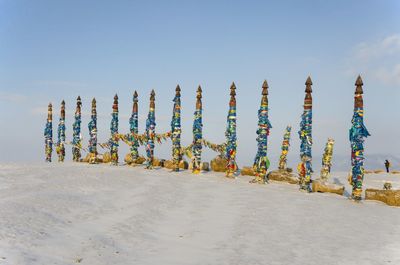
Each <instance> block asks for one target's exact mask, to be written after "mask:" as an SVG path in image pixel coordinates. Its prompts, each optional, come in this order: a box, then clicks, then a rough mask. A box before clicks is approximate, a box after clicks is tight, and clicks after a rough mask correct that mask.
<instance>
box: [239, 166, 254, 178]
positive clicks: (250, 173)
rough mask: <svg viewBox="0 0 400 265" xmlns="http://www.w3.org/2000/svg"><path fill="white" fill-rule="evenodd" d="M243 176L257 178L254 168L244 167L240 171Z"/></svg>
mask: <svg viewBox="0 0 400 265" xmlns="http://www.w3.org/2000/svg"><path fill="white" fill-rule="evenodd" d="M240 174H241V175H242V176H255V173H254V169H253V168H252V167H243V168H242V169H241V170H240Z"/></svg>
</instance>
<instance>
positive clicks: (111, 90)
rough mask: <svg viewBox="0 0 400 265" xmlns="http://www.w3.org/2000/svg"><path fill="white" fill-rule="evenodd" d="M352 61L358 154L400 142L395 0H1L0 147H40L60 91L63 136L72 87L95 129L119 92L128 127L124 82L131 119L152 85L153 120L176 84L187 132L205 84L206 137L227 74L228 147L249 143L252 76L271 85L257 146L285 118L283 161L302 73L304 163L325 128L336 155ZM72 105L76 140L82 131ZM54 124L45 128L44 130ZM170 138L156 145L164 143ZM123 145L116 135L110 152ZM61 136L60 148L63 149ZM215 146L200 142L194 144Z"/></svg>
mask: <svg viewBox="0 0 400 265" xmlns="http://www.w3.org/2000/svg"><path fill="white" fill-rule="evenodd" d="M359 73H361V75H362V77H363V80H364V84H365V86H364V91H365V109H366V113H365V123H366V126H367V128H368V129H369V131H370V132H371V134H372V136H371V137H370V138H368V139H367V142H366V150H367V155H368V154H384V155H386V154H388V155H389V154H390V155H399V153H400V152H399V149H400V142H399V141H398V136H399V135H400V123H399V114H400V111H399V109H398V107H397V106H398V104H399V103H400V2H399V1H389V0H387V1H365V0H363V1H362V0H359V1H347V0H346V1H294V0H293V1H77V0H76V1H74V0H72V1H71V0H69V1H50V0H49V1H41V0H37V1H28V0H26V1H22V0H0V127H1V130H0V136H1V137H0V146H1V150H2V152H0V161H42V160H43V159H44V147H43V141H44V140H43V128H44V124H45V119H46V113H45V110H46V106H47V104H48V102H49V101H51V102H52V103H53V104H54V106H55V111H54V113H55V116H54V120H55V124H54V127H53V128H54V131H56V126H57V121H58V114H59V105H60V102H61V100H62V99H65V100H66V104H67V139H68V140H71V136H72V128H71V127H72V122H73V120H72V117H73V116H72V115H73V111H74V108H75V98H76V97H77V96H78V95H80V96H81V97H82V99H83V104H84V105H83V109H84V113H85V114H87V113H88V112H89V104H90V101H91V98H92V97H96V98H97V99H98V113H99V131H100V135H99V136H100V141H103V142H105V141H106V139H107V137H108V135H109V123H110V118H111V116H110V113H111V107H112V100H113V95H114V94H115V93H118V95H119V96H120V125H121V127H120V131H123V132H124V131H125V132H126V131H127V130H128V119H129V115H130V111H131V97H132V93H133V91H134V90H135V89H136V90H138V93H139V97H140V108H139V111H140V116H141V117H142V119H141V121H140V128H139V129H140V130H141V131H143V129H144V119H145V115H146V114H147V111H148V95H149V92H150V90H151V89H152V88H154V89H155V90H156V93H157V96H156V101H157V109H156V116H157V131H158V132H165V131H167V130H168V129H169V122H170V118H171V112H172V104H173V103H172V99H173V96H174V89H175V86H176V85H177V84H180V86H181V88H182V101H183V103H182V104H183V121H182V123H183V130H184V131H183V142H184V144H188V143H189V142H190V141H191V137H192V134H191V126H192V116H193V111H194V102H195V91H196V88H197V86H198V85H199V84H200V85H202V87H203V91H204V98H203V102H204V137H205V138H207V139H209V140H211V141H213V142H218V143H219V142H222V141H223V140H224V131H225V124H226V122H225V119H226V114H227V111H228V101H229V86H230V84H231V82H232V81H235V83H236V86H237V88H238V89H237V94H238V95H237V98H238V99H237V101H238V140H239V141H238V144H239V149H238V159H239V163H240V165H250V164H251V163H252V160H253V158H254V155H255V152H256V142H255V138H256V134H255V130H256V126H257V109H258V106H259V102H260V93H261V84H262V82H263V80H264V79H267V80H268V83H269V85H270V95H269V102H270V120H271V123H272V125H273V129H272V130H271V137H270V146H269V147H270V148H269V153H270V155H271V157H272V160H273V161H272V162H273V163H275V162H276V160H274V159H275V158H274V157H277V156H278V155H279V152H280V144H281V140H282V136H283V131H284V128H285V127H286V125H287V124H291V125H292V126H293V132H294V133H293V134H292V136H293V137H292V139H293V141H292V146H291V151H290V153H291V155H292V158H291V161H290V163H291V164H292V165H295V163H297V161H298V154H299V141H298V136H297V131H298V127H299V126H298V125H299V122H300V115H301V113H302V104H303V98H304V82H305V80H306V78H307V76H308V75H309V74H310V75H311V77H312V80H313V82H314V86H313V90H314V93H313V98H314V127H313V129H314V132H313V134H314V147H313V154H314V156H315V157H316V159H315V160H316V161H315V162H314V163H315V165H319V164H320V160H319V157H320V156H321V154H322V151H323V148H324V145H325V142H326V139H327V138H328V137H333V138H335V140H336V145H335V155H337V156H348V155H349V152H350V149H349V142H348V129H349V128H350V121H351V116H352V108H353V93H354V88H355V87H354V82H355V79H356V77H357V75H358V74H359ZM88 121H89V117H88V116H87V115H85V116H84V117H83V133H84V140H85V141H86V142H87V140H88V132H87V122H88ZM55 135H56V134H55ZM169 146H170V145H169V143H168V144H164V145H163V146H162V147H161V148H158V147H157V149H156V156H160V157H164V158H168V157H169V156H170V150H169ZM125 152H126V149H124V148H122V151H121V156H122V155H124V154H125ZM70 153H71V152H70V149H67V159H71V155H70ZM212 156H213V153H212V152H206V157H208V158H210V157H212Z"/></svg>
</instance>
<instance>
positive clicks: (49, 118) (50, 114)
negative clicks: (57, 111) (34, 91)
mask: <svg viewBox="0 0 400 265" xmlns="http://www.w3.org/2000/svg"><path fill="white" fill-rule="evenodd" d="M52 120H53V105H52V104H51V102H50V103H49V106H48V107H47V121H49V122H51V121H52Z"/></svg>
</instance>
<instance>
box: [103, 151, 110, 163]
mask: <svg viewBox="0 0 400 265" xmlns="http://www.w3.org/2000/svg"><path fill="white" fill-rule="evenodd" d="M102 162H103V163H110V162H111V154H110V152H105V153H104V154H103V161H102Z"/></svg>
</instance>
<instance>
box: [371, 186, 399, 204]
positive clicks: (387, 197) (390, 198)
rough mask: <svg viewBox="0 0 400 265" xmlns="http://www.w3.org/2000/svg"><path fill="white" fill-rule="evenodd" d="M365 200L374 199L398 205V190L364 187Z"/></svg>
mask: <svg viewBox="0 0 400 265" xmlns="http://www.w3.org/2000/svg"><path fill="white" fill-rule="evenodd" d="M365 199H366V200H375V201H381V202H384V203H386V204H387V205H390V206H400V190H379V189H366V190H365Z"/></svg>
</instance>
